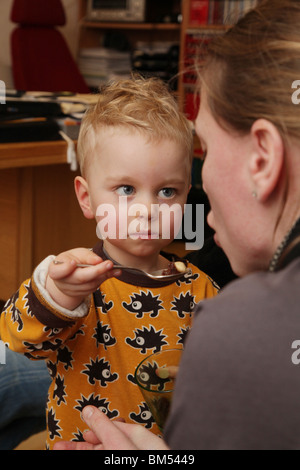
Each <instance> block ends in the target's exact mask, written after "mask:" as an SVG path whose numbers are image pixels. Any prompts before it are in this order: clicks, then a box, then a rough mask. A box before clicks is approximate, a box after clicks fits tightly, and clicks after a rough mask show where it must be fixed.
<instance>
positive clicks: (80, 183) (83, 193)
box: [74, 176, 94, 219]
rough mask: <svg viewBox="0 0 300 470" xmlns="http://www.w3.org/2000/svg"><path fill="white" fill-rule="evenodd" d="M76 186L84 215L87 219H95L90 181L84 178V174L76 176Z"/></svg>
mask: <svg viewBox="0 0 300 470" xmlns="http://www.w3.org/2000/svg"><path fill="white" fill-rule="evenodd" d="M74 187H75V193H76V196H77V199H78V202H79V205H80V207H81V210H82V212H83V215H84V217H86V218H87V219H93V218H94V213H93V211H92V208H91V202H90V194H89V186H88V183H87V182H86V180H85V179H84V178H82V176H76V178H75V181H74Z"/></svg>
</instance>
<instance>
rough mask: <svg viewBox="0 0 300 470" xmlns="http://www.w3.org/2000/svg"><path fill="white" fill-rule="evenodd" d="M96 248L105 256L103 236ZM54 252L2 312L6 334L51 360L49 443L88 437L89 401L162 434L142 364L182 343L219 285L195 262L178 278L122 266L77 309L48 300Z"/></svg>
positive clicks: (17, 345) (0, 323)
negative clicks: (139, 379)
mask: <svg viewBox="0 0 300 470" xmlns="http://www.w3.org/2000/svg"><path fill="white" fill-rule="evenodd" d="M94 251H95V252H96V253H97V254H99V255H100V256H101V257H102V258H103V259H105V258H106V256H105V254H104V253H103V251H102V244H101V242H100V243H99V244H98V245H97V247H96V248H95V249H94ZM163 255H164V256H167V255H166V254H163ZM53 259H54V257H48V258H47V259H46V260H44V261H43V262H42V263H41V265H40V267H38V268H37V270H36V271H35V273H34V274H33V276H32V278H31V279H29V280H26V281H25V282H23V284H22V285H21V287H20V289H19V290H18V292H17V293H16V294H15V295H14V296H13V297H12V298H11V299H10V300H9V301H8V302H7V303H6V305H5V307H4V310H3V312H2V314H1V316H0V336H1V339H2V341H3V342H4V343H5V344H6V345H7V346H8V347H9V348H10V349H12V350H15V351H18V352H22V353H23V354H25V355H26V356H27V357H29V358H31V359H33V360H39V359H40V360H45V361H46V363H47V366H48V370H49V373H50V375H51V377H52V384H51V386H50V389H49V394H48V400H47V409H46V416H47V431H48V437H47V443H46V448H48V449H52V448H53V445H54V443H55V442H57V441H59V440H67V441H82V440H83V432H84V431H85V429H86V425H85V424H84V422H83V421H82V419H81V417H80V414H81V411H82V410H83V408H84V407H85V406H86V405H94V406H96V407H97V408H99V409H101V410H102V411H103V412H104V413H106V414H107V416H108V417H109V418H111V419H114V418H117V417H122V418H124V419H125V420H126V422H129V423H138V424H142V425H144V426H145V427H146V428H147V429H149V430H150V431H152V432H154V433H157V434H158V433H159V430H158V427H157V425H156V423H155V421H154V419H153V417H152V415H151V413H150V411H149V409H148V407H147V405H146V403H145V400H144V398H143V395H142V393H141V392H140V390H139V388H138V386H137V385H136V383H135V379H134V372H135V369H136V367H137V365H138V364H139V363H140V362H141V361H142V360H143V359H144V358H145V357H147V356H149V355H150V354H152V353H154V352H157V351H161V350H163V349H169V348H181V347H183V344H184V340H185V337H186V335H187V333H188V331H189V329H190V328H191V325H192V316H193V309H194V306H195V304H196V303H198V302H201V301H202V300H203V299H205V298H209V297H213V296H215V295H216V294H217V292H218V288H217V286H216V285H215V284H214V283H213V281H212V280H211V279H210V278H209V277H208V276H207V275H206V274H205V273H203V272H202V271H200V270H199V269H198V268H196V267H195V266H193V265H191V264H188V267H190V268H191V270H192V272H191V274H190V275H188V276H187V275H183V276H182V278H180V279H179V280H177V281H175V282H174V281H173V282H171V283H166V282H161V281H154V280H151V279H149V278H147V277H146V276H141V275H136V274H133V273H130V274H129V273H125V272H122V275H121V276H120V277H118V278H110V279H108V280H106V281H105V282H104V283H102V284H101V286H100V288H99V289H97V290H96V291H95V292H94V294H93V295H92V296H91V297H90V298H89V299H87V303H86V304H85V305H84V306H82V308H81V309H76V310H75V311H73V312H72V315H71V316H70V312H69V311H64V309H61V308H60V307H59V306H57V305H55V304H54V303H53V302H51V301H49V299H48V298H47V294H46V292H45V289H43V288H42V287H41V286H40V284H39V282H38V281H37V280H36V279H37V277H38V275H37V273H39V270H40V272H43V269H44V270H45V272H47V271H48V265H49V263H50V262H51V261H52V260H53ZM47 263H48V264H47ZM39 275H40V277H41V278H42V277H43V275H42V274H39ZM41 284H42V282H41Z"/></svg>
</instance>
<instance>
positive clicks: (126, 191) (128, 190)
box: [117, 185, 134, 196]
mask: <svg viewBox="0 0 300 470" xmlns="http://www.w3.org/2000/svg"><path fill="white" fill-rule="evenodd" d="M133 192H134V188H133V187H132V186H129V185H124V186H120V187H119V188H118V189H117V194H118V195H119V196H131V195H132V194H133Z"/></svg>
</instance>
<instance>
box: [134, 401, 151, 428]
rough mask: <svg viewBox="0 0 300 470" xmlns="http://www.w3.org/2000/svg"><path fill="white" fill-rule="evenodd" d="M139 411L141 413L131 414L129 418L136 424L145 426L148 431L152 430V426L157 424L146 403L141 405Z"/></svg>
mask: <svg viewBox="0 0 300 470" xmlns="http://www.w3.org/2000/svg"><path fill="white" fill-rule="evenodd" d="M139 409H140V412H139V413H138V414H136V413H133V412H132V413H130V415H129V417H130V418H131V419H132V420H133V421H135V422H136V423H140V424H144V425H145V428H147V429H150V428H152V425H153V424H154V423H155V421H154V418H153V416H152V414H151V411H149V408H148V406H147V405H146V403H145V402H143V403H142V404H141V405H139Z"/></svg>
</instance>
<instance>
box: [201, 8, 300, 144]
mask: <svg viewBox="0 0 300 470" xmlns="http://www.w3.org/2000/svg"><path fill="white" fill-rule="evenodd" d="M198 74H199V80H200V88H202V87H204V88H205V91H206V93H207V97H208V105H209V108H210V110H211V112H212V115H213V116H214V118H215V119H216V120H217V121H218V122H219V124H220V125H222V126H223V127H225V128H227V129H231V130H235V131H238V133H240V134H244V133H248V132H249V131H250V129H251V126H252V124H253V122H254V121H255V120H256V119H259V118H265V119H268V120H269V121H270V122H272V123H273V124H274V125H275V126H276V127H277V129H278V130H279V132H280V133H281V136H282V138H283V139H284V140H286V139H287V138H288V137H294V138H297V139H299V138H300V107H298V106H296V105H295V104H293V102H292V94H293V93H294V92H295V90H293V89H292V84H293V82H294V81H295V80H300V1H299V0H265V1H263V2H261V3H260V4H259V5H258V6H257V7H256V8H255V9H253V10H251V11H249V12H248V13H247V14H246V15H245V16H244V17H243V18H241V19H240V20H239V21H238V22H237V24H236V25H235V26H233V27H232V28H231V29H230V30H228V31H227V32H226V33H225V34H224V35H222V36H218V37H217V38H216V39H215V40H213V41H212V42H211V43H210V44H209V46H208V56H207V60H206V61H205V65H204V68H202V67H201V68H199V70H198Z"/></svg>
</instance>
